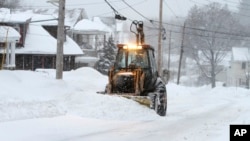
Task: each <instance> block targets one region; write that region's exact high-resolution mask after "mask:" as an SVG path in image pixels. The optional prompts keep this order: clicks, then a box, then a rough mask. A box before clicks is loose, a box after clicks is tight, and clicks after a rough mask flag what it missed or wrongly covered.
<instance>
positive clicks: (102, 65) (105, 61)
mask: <svg viewBox="0 0 250 141" xmlns="http://www.w3.org/2000/svg"><path fill="white" fill-rule="evenodd" d="M115 52H116V46H115V44H114V40H113V38H112V37H111V38H109V40H108V41H107V42H105V44H104V48H103V49H102V50H101V56H100V60H99V61H97V62H96V64H95V69H96V70H98V71H99V72H101V73H102V74H105V75H107V74H108V70H109V69H110V67H111V66H112V65H113V63H114V61H115Z"/></svg>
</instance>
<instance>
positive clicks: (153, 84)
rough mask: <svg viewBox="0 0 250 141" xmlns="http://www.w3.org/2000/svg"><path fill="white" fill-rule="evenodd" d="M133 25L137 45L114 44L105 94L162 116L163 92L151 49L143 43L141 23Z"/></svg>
mask: <svg viewBox="0 0 250 141" xmlns="http://www.w3.org/2000/svg"><path fill="white" fill-rule="evenodd" d="M133 24H135V25H136V29H137V32H138V33H136V37H137V44H136V45H127V44H118V45H117V47H118V52H117V55H116V61H115V63H114V66H113V67H112V68H111V69H110V70H109V73H108V77H109V82H108V84H107V86H106V89H105V93H107V94H111V95H118V96H123V97H126V98H129V99H133V100H135V101H137V102H139V103H141V104H143V105H147V106H148V107H150V108H151V109H154V110H155V111H156V113H157V114H159V115H160V116H165V115H166V110H167V91H166V87H165V83H164V81H162V79H161V78H160V77H159V75H158V71H157V67H156V62H155V56H154V49H153V48H152V47H151V46H150V45H147V44H144V33H143V23H142V22H137V21H136V22H133ZM134 33H135V32H134Z"/></svg>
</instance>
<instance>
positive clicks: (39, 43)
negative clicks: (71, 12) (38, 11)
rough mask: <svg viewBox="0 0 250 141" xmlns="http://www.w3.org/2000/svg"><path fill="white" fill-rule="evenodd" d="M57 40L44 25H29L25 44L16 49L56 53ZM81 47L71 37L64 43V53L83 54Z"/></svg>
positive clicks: (26, 51)
mask: <svg viewBox="0 0 250 141" xmlns="http://www.w3.org/2000/svg"><path fill="white" fill-rule="evenodd" d="M56 48H57V40H56V39H55V38H54V37H52V36H51V35H50V34H49V33H48V32H47V31H46V30H45V29H44V28H42V26H40V25H33V24H31V25H30V26H29V30H28V32H27V36H26V41H25V45H24V47H23V48H19V49H17V50H16V53H17V54H56V52H57V51H56ZM82 54H83V52H82V50H81V49H80V47H79V46H78V45H77V44H76V43H75V42H74V41H73V40H72V39H71V38H69V37H67V41H66V42H65V43H64V55H82Z"/></svg>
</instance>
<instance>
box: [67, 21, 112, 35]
mask: <svg viewBox="0 0 250 141" xmlns="http://www.w3.org/2000/svg"><path fill="white" fill-rule="evenodd" d="M72 30H73V32H79V33H84V34H96V33H108V32H110V30H109V29H108V27H107V26H105V25H104V24H102V23H99V22H93V21H91V20H88V19H83V20H81V21H79V22H78V23H77V24H76V25H75V26H74V27H73V29H72Z"/></svg>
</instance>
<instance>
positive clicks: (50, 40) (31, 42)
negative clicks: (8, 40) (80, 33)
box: [0, 12, 83, 70]
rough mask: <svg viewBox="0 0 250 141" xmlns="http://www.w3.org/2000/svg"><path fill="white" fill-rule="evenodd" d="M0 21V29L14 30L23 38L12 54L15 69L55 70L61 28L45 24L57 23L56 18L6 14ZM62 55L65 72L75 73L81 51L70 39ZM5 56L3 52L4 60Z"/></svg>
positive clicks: (68, 38)
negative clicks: (73, 71) (9, 28)
mask: <svg viewBox="0 0 250 141" xmlns="http://www.w3.org/2000/svg"><path fill="white" fill-rule="evenodd" d="M0 17H1V18H0V25H2V26H3V25H5V26H6V25H7V26H10V27H13V28H15V29H16V30H17V31H18V32H19V33H20V34H21V37H20V40H19V41H18V43H17V44H16V47H15V50H14V51H12V52H11V53H15V69H22V70H35V69H36V68H55V64H56V53H57V51H56V48H57V39H56V38H57V25H58V24H57V21H56V20H52V21H47V22H46V21H44V20H46V19H55V17H54V16H52V15H40V14H32V13H27V12H25V13H19V14H6V13H5V14H4V15H3V16H0ZM38 21H43V22H38ZM2 44H5V42H2ZM63 53H64V59H63V60H64V70H71V69H75V67H76V66H75V57H76V56H80V55H83V52H82V50H81V49H80V47H79V46H78V45H77V44H76V43H75V42H74V41H73V40H72V39H71V38H70V37H69V36H67V35H66V36H65V43H64V52H63ZM4 55H5V52H1V56H4ZM2 60H3V57H2Z"/></svg>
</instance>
